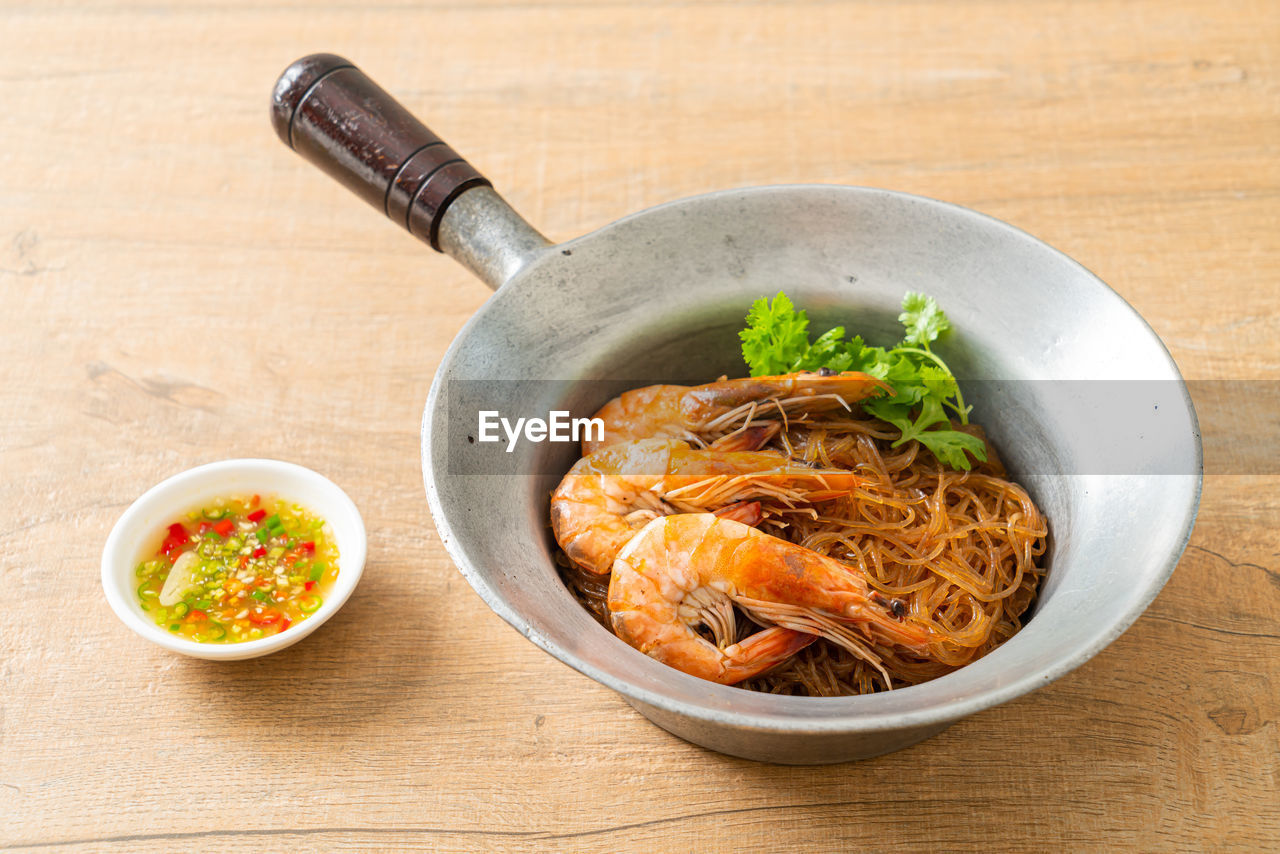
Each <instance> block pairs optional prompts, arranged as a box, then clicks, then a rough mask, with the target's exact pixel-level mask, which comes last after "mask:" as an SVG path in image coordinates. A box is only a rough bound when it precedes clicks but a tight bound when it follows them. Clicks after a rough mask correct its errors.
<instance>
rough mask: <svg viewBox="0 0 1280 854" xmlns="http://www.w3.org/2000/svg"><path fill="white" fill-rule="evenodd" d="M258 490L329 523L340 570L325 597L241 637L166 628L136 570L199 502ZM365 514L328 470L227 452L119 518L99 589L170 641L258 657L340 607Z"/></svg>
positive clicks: (361, 554)
mask: <svg viewBox="0 0 1280 854" xmlns="http://www.w3.org/2000/svg"><path fill="white" fill-rule="evenodd" d="M247 493H248V494H251V493H258V494H261V495H276V496H279V497H280V498H282V499H285V500H289V501H296V502H297V503H299V504H301V505H302V506H303V507H305V508H307V510H309V511H311V512H312V513H315V514H316V515H317V516H319V517H320V518H321V519H324V520H325V522H327V523H328V525H329V527H330V529H331V530H332V531H333V537H334V540H335V542H336V543H337V546H338V578H337V580H336V581H335V582H334V585H333V588H332V590H330V591H329V594H328V595H327V596H326V597H325V600H324V604H323V605H321V606H320V608H319V610H317V611H316V612H315V613H314V614H312V615H311V616H309V617H307V618H306V619H305V620H300V621H298V622H296V623H294V624H293V625H292V626H290V627H289V628H287V629H285V630H284V631H283V632H280V633H279V634H277V635H271V636H270V637H265V638H259V639H258V640H251V641H242V642H240V643H225V644H217V643H197V642H196V641H192V640H187V639H186V638H183V637H179V636H177V635H174V634H171V633H170V632H168V631H166V630H165V629H164V627H162V626H158V625H156V623H155V622H154V621H153V620H152V619H151V618H150V617H149V616H148V615H147V614H146V612H145V611H143V610H142V607H141V603H140V602H139V601H138V596H137V592H136V587H137V584H136V580H137V579H136V577H135V570H136V569H137V566H138V563H139V562H141V561H142V560H145V559H146V558H147V557H148V555H147V554H146V551H147V547H148V545H149V544H153V543H154V542H155V541H156V539H157V536H158V535H159V534H160V533H161V532H162V531H163V529H164V527H165V526H166V525H168V524H169V523H170V522H172V521H173V520H174V519H175V518H177V517H178V516H179V515H181V514H184V513H186V512H188V511H189V510H191V509H192V508H193V507H196V506H198V505H199V504H201V503H202V502H205V501H209V500H211V499H214V498H218V497H220V496H228V495H237V494H241V495H243V494H247ZM367 545H368V544H367V540H366V538H365V530H364V520H362V519H361V518H360V511H359V510H357V509H356V505H355V504H354V503H353V502H352V501H351V499H350V498H349V497H348V496H347V494H346V493H345V492H343V491H342V490H341V489H340V488H339V487H338V486H337V484H335V483H334V482H333V481H331V480H329V479H328V478H326V477H324V476H322V475H319V474H317V473H315V472H313V471H312V470H311V469H308V468H303V467H302V466H299V465H294V464H293V463H285V462H281V461H279V460H223V461H222V462H217V463H209V464H208V465H203V466H197V467H196V468H193V469H188V470H187V471H184V472H182V473H181V474H176V475H174V476H173V477H171V478H169V479H168V480H165V481H162V482H161V483H158V484H156V485H155V486H153V487H151V488H150V489H148V490H147V491H146V492H144V493H143V494H142V496H141V497H140V498H139V499H138V500H137V501H135V502H133V504H131V505H129V509H128V510H126V511H124V515H123V516H121V517H120V520H119V521H118V522H116V524H115V527H114V528H112V529H111V534H110V536H108V537H107V545H106V548H104V549H103V551H102V589H103V590H104V591H105V592H106V594H107V601H108V602H110V603H111V609H112V610H113V611H115V612H116V616H118V617H119V618H120V619H121V620H122V621H123V622H124V624H125V625H126V626H128V627H129V628H131V629H133V630H134V631H135V632H137V633H138V634H139V635H141V636H142V637H144V638H146V639H147V640H149V641H151V642H152V643H154V644H157V645H159V646H162V647H164V648H165V649H170V650H173V651H174V652H180V653H182V654H183V655H191V656H195V657H196V658H209V659H216V660H220V661H237V660H240V659H244V658H257V657H258V656H260V655H267V654H268V653H272V652H275V651H277V650H281V649H284V648H285V647H287V646H292V645H293V644H295V643H297V642H298V641H300V640H302V639H303V638H305V637H306V636H307V635H309V634H311V633H312V632H314V631H315V630H316V629H318V628H320V626H322V625H324V622H325V621H326V620H328V619H329V618H330V617H332V616H333V615H334V614H336V613H337V612H338V609H339V608H341V607H342V605H343V603H344V602H346V601H347V597H349V596H350V595H351V592H352V591H353V590H355V588H356V584H357V583H358V582H359V581H360V575H361V574H362V573H363V572H364V559H365V553H366V550H367Z"/></svg>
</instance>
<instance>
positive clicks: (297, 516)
mask: <svg viewBox="0 0 1280 854" xmlns="http://www.w3.org/2000/svg"><path fill="white" fill-rule="evenodd" d="M137 575H138V580H139V584H138V599H139V600H140V602H141V605H142V610H143V611H145V612H147V613H148V614H149V615H150V616H151V618H152V619H154V620H155V622H156V624H157V625H159V626H163V627H164V628H165V629H167V630H168V631H169V632H171V633H173V634H175V635H180V636H182V637H184V638H187V639H188V640H193V641H197V642H200V643H238V642H240V641H249V640H257V639H258V638H263V637H268V636H270V635H275V634H279V633H280V632H283V631H284V630H285V629H287V628H289V626H291V625H293V624H294V623H297V622H300V621H302V620H305V619H306V618H307V617H308V616H310V615H311V614H314V613H315V612H316V611H317V610H319V608H320V606H321V605H322V604H324V597H325V596H326V595H327V594H328V592H329V590H330V588H331V587H332V586H333V582H334V580H335V579H336V578H337V577H338V548H337V545H336V544H335V543H334V542H333V538H332V536H331V532H330V531H329V529H328V527H327V526H326V525H325V523H324V520H323V519H321V518H319V517H317V516H315V515H314V514H312V513H310V512H309V511H307V510H306V509H305V508H303V507H301V506H300V505H298V504H294V503H292V502H289V501H283V500H279V499H276V498H271V497H268V498H265V499H264V498H262V497H261V496H258V495H253V496H230V497H226V498H220V499H217V500H214V501H211V502H209V503H208V504H207V505H206V506H204V507H202V508H201V509H199V510H196V511H192V512H190V513H187V514H186V515H185V516H183V517H180V518H177V519H175V520H174V521H173V523H172V524H170V525H169V526H168V528H167V531H165V533H164V539H163V541H162V542H161V543H160V545H159V548H158V549H157V550H156V552H155V555H154V556H153V557H151V558H149V559H147V560H144V561H142V562H141V563H140V564H138V568H137Z"/></svg>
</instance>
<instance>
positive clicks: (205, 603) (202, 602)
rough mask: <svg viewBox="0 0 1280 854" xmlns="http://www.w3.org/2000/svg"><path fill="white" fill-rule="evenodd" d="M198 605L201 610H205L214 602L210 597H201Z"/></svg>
mask: <svg viewBox="0 0 1280 854" xmlns="http://www.w3.org/2000/svg"><path fill="white" fill-rule="evenodd" d="M196 607H197V608H199V609H200V610H201V611H203V610H205V609H206V608H212V607H213V603H212V602H210V601H209V600H208V599H201V600H199V601H198V602H196Z"/></svg>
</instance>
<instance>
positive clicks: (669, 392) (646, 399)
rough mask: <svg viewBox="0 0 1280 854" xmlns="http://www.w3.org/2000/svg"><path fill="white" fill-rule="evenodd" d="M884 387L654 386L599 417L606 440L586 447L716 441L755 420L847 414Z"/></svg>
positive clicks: (841, 380)
mask: <svg viewBox="0 0 1280 854" xmlns="http://www.w3.org/2000/svg"><path fill="white" fill-rule="evenodd" d="M877 389H888V386H886V385H885V384H884V383H882V382H881V381H880V380H877V379H876V378H874V377H872V376H869V375H867V374H863V373H859V372H857V371H846V372H844V373H841V374H837V373H826V372H817V373H810V372H800V373H795V374H783V375H782V376H776V377H749V378H746V379H736V380H728V379H722V380H719V381H718V382H713V383H707V384H706V385H697V386H683V385H651V386H645V387H643V388H637V389H632V390H631V391H627V392H623V393H622V394H621V395H619V396H618V397H615V398H614V399H613V400H611V401H609V402H608V403H606V404H605V405H604V406H603V407H601V409H600V411H599V412H597V413H596V414H595V417H596V418H599V419H600V420H602V421H603V422H604V436H603V437H602V438H601V439H599V440H587V441H584V442H583V443H582V453H583V454H584V455H586V454H590V453H591V452H592V451H596V450H599V449H600V448H607V447H608V446H610V445H614V444H617V443H618V442H626V441H630V440H633V439H645V438H654V437H660V438H667V439H684V440H686V441H694V442H702V441H709V440H710V438H714V437H715V436H716V435H724V434H728V433H731V432H733V431H734V430H735V428H740V427H743V426H747V425H749V424H750V423H751V420H752V418H753V416H754V415H756V414H759V415H761V416H764V414H765V413H766V412H768V411H770V410H771V411H773V412H776V413H780V414H782V415H783V416H784V417H785V416H788V415H790V414H792V413H797V412H803V413H815V412H826V411H830V410H832V409H837V408H845V409H847V408H848V406H849V404H850V403H853V402H856V401H859V400H862V399H863V398H865V397H867V396H869V395H871V394H872V393H874V392H875V391H876V390H877Z"/></svg>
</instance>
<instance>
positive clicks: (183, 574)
mask: <svg viewBox="0 0 1280 854" xmlns="http://www.w3.org/2000/svg"><path fill="white" fill-rule="evenodd" d="M199 565H200V558H198V557H196V553H195V552H183V553H182V555H181V556H180V557H179V558H178V560H177V561H176V562H174V564H173V569H171V570H169V577H168V578H166V579H165V580H164V588H163V589H162V590H161V591H160V604H161V605H164V606H165V607H166V608H167V607H169V606H170V605H176V604H178V603H179V602H181V601H182V597H183V596H185V595H186V594H187V591H188V590H190V589H191V588H192V587H194V586H195V577H194V576H195V570H196V567H197V566H199Z"/></svg>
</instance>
